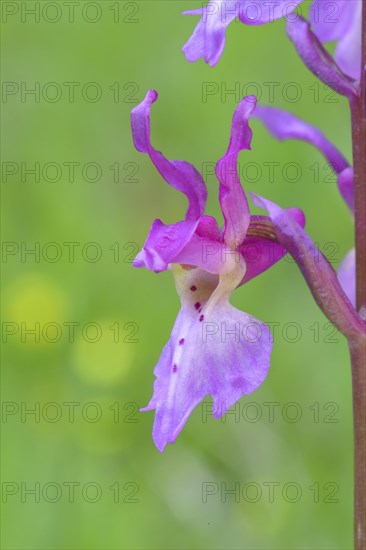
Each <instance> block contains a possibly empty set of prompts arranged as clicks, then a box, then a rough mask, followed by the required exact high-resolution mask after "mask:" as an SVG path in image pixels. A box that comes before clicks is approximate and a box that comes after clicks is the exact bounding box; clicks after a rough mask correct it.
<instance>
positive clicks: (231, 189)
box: [216, 96, 256, 249]
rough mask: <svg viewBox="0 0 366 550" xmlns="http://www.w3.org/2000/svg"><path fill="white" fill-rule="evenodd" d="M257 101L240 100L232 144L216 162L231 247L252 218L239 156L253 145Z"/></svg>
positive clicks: (253, 99) (233, 247) (227, 235)
mask: <svg viewBox="0 0 366 550" xmlns="http://www.w3.org/2000/svg"><path fill="white" fill-rule="evenodd" d="M255 105H256V98H255V97H254V96H247V97H245V98H244V99H242V100H241V102H240V103H239V105H238V107H237V108H236V110H235V112H234V116H233V120H232V125H231V134H230V142H229V147H228V149H227V151H226V154H225V155H224V156H223V157H222V158H221V159H220V160H219V161H218V163H217V165H216V176H217V178H218V180H219V182H220V190H219V198H220V205H221V210H222V213H223V215H224V219H225V227H224V241H225V243H226V244H227V245H228V246H229V247H230V248H232V249H235V248H236V247H237V246H239V244H240V243H241V242H242V241H243V240H244V237H245V235H246V232H247V229H248V226H249V222H250V212H249V206H248V201H247V198H246V196H245V193H244V190H243V188H242V186H241V183H240V179H239V175H238V170H237V160H238V154H239V152H240V151H241V150H242V149H250V143H251V140H252V131H251V129H250V127H249V118H250V117H251V115H252V113H253V111H254V109H255Z"/></svg>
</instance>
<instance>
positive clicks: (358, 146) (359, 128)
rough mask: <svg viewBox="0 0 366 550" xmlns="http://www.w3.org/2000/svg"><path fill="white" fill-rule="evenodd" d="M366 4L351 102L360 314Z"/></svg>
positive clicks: (365, 298) (364, 247) (363, 299)
mask: <svg viewBox="0 0 366 550" xmlns="http://www.w3.org/2000/svg"><path fill="white" fill-rule="evenodd" d="M365 66H366V0H363V4H362V63H361V67H362V70H361V87H360V95H359V96H357V97H355V98H353V99H352V100H351V113H352V143H353V169H354V190H355V243H356V294H357V299H356V303H357V310H358V311H360V309H361V307H365V306H366V72H365Z"/></svg>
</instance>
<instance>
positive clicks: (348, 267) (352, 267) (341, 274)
mask: <svg viewBox="0 0 366 550" xmlns="http://www.w3.org/2000/svg"><path fill="white" fill-rule="evenodd" d="M338 280H339V282H340V283H341V285H342V288H343V290H344V292H345V293H346V294H347V296H348V299H349V301H350V302H351V304H352V305H353V307H356V253H355V249H354V248H353V249H352V250H350V251H349V252H348V254H347V255H346V256H345V258H344V260H343V262H342V263H341V265H340V266H339V269H338Z"/></svg>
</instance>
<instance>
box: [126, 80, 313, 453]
mask: <svg viewBox="0 0 366 550" xmlns="http://www.w3.org/2000/svg"><path fill="white" fill-rule="evenodd" d="M156 100H157V93H156V92H155V91H154V90H150V91H149V92H148V93H147V95H146V98H145V99H144V101H143V102H142V103H141V104H140V105H138V106H137V107H136V108H135V109H133V111H132V114H131V119H132V132H133V139H134V144H135V147H136V149H137V150H138V151H140V152H142V153H147V154H148V155H149V156H150V158H151V160H152V162H153V163H154V165H155V167H156V168H157V170H158V171H159V173H160V174H161V175H162V177H163V178H164V179H165V180H166V181H167V183H168V184H169V185H171V186H172V187H174V188H175V189H177V190H179V191H181V192H182V193H184V194H185V195H186V197H187V199H188V203H189V206H188V210H187V212H186V216H185V219H184V220H182V221H179V222H177V223H175V224H173V225H165V224H164V223H163V222H162V221H160V220H155V221H154V222H153V224H152V227H151V229H150V232H149V235H148V237H147V240H146V242H145V244H144V247H143V249H142V250H141V252H140V253H139V254H138V255H137V257H136V259H135V260H134V263H133V265H134V266H135V267H146V268H147V269H150V270H153V271H156V272H160V271H164V270H166V269H168V268H171V269H172V272H173V275H174V279H175V285H176V288H177V292H178V294H179V297H180V300H181V309H180V311H179V313H178V316H177V319H176V322H175V324H174V327H173V330H172V333H171V336H170V339H169V341H168V343H167V344H166V345H165V347H164V349H163V352H162V354H161V356H160V359H159V361H158V363H157V365H156V367H155V370H154V374H155V377H156V380H155V383H154V393H153V396H152V399H151V401H150V403H149V404H148V405H147V407H145V408H144V409H142V410H143V411H146V410H151V409H155V410H156V413H155V421H154V428H153V439H154V442H155V444H156V447H157V448H158V449H159V451H161V452H162V451H163V450H164V448H165V446H166V444H167V443H174V441H175V439H176V438H177V436H178V434H179V433H180V431H181V430H182V428H183V426H184V424H185V422H186V420H187V418H188V416H189V415H190V413H191V411H192V410H193V409H194V407H196V406H197V404H198V403H199V402H200V401H202V400H203V399H204V397H205V396H207V395H211V396H212V398H213V416H214V417H215V418H220V417H221V416H222V415H223V414H225V412H226V411H227V410H228V409H229V408H230V407H231V406H232V405H233V404H234V403H235V402H236V401H237V400H238V399H240V398H241V397H242V396H243V394H250V393H252V392H253V391H255V390H256V389H257V388H258V387H259V386H260V385H261V384H262V382H263V381H264V379H265V378H266V376H267V373H268V369H269V365H270V354H271V349H272V341H271V336H270V331H269V329H268V327H267V326H266V325H265V324H263V323H262V322H261V321H258V320H257V319H255V318H254V317H252V316H251V315H248V314H247V313H244V312H242V311H239V310H238V309H236V308H234V307H233V306H232V305H231V304H230V303H229V299H230V296H231V294H232V292H233V291H234V290H235V288H236V287H238V286H240V285H242V284H243V283H245V282H247V281H249V280H250V279H252V278H253V277H255V276H257V275H259V274H260V273H262V272H263V271H265V270H266V269H267V268H268V267H270V266H271V265H273V264H274V263H275V262H277V261H278V260H279V259H280V258H281V257H282V256H283V255H284V254H285V249H284V248H283V247H282V246H281V245H280V244H278V242H277V241H276V239H275V238H274V237H273V236H274V235H275V231H274V228H273V225H271V229H268V228H269V225H268V224H270V220H269V218H266V217H264V216H251V215H250V212H249V207H248V202H247V198H246V195H245V193H244V191H243V188H242V186H241V184H240V180H239V177H238V174H237V157H238V154H239V152H240V151H241V150H243V149H250V143H251V138H252V132H251V129H250V127H249V124H248V121H249V118H250V116H251V115H252V113H253V111H254V109H255V105H256V100H255V98H254V97H253V96H249V97H246V98H244V99H243V100H242V101H241V102H240V104H239V105H238V107H237V109H236V111H235V113H234V116H233V121H232V127H231V135H230V143H229V147H228V149H227V152H226V154H225V155H224V157H223V158H222V159H221V160H219V162H218V163H217V165H216V175H217V178H218V180H219V201H220V206H221V210H222V213H223V217H224V227H223V228H222V229H221V230H220V229H219V226H218V224H217V222H216V220H215V219H214V218H212V217H210V216H207V215H205V214H204V209H205V202H206V187H205V184H204V181H203V179H202V176H201V175H200V174H199V172H198V171H197V170H196V169H195V168H194V167H193V166H192V165H191V164H189V163H187V162H184V161H169V160H168V159H166V158H165V157H164V156H163V154H162V153H160V152H159V151H157V150H156V149H154V147H153V146H152V145H151V141H150V109H151V106H152V104H153V103H154V102H155V101H156ZM286 212H287V215H288V216H289V218H290V219H292V220H294V222H296V224H297V225H299V227H300V226H301V227H303V226H304V223H305V219H304V215H303V213H302V212H301V211H300V210H298V209H289V210H288V211H286ZM268 245H270V248H271V254H270V255H269V254H268ZM253 248H254V249H255V251H256V257H255V259H253V256H252V254H253Z"/></svg>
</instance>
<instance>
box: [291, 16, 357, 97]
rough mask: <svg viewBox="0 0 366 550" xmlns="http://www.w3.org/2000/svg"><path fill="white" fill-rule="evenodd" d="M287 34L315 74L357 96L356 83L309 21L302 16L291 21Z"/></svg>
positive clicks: (330, 84)
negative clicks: (327, 49)
mask: <svg viewBox="0 0 366 550" xmlns="http://www.w3.org/2000/svg"><path fill="white" fill-rule="evenodd" d="M287 35H288V37H289V38H290V40H291V41H292V42H293V44H294V46H295V48H296V50H297V53H298V54H299V56H300V57H301V59H302V60H303V62H304V63H305V65H306V66H307V67H308V69H309V70H310V71H311V72H312V73H313V74H315V76H317V77H318V78H319V79H320V80H322V82H324V83H325V84H326V85H327V86H329V87H330V88H332V89H333V90H335V91H336V92H337V93H339V94H341V95H344V96H346V97H348V98H349V99H351V98H354V97H356V96H357V94H358V90H357V88H356V87H355V83H354V82H353V80H352V79H350V78H349V77H348V76H347V75H345V74H344V73H343V72H342V71H341V69H340V67H339V66H338V65H337V63H336V62H335V61H334V59H333V58H332V56H331V55H330V54H329V53H328V52H327V51H326V50H325V48H324V47H323V46H322V44H321V42H320V41H319V39H318V38H317V36H316V35H315V34H314V33H313V31H312V30H311V28H310V23H309V22H308V21H306V20H305V19H304V18H302V17H298V18H296V20H291V21H289V22H288V23H287Z"/></svg>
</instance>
